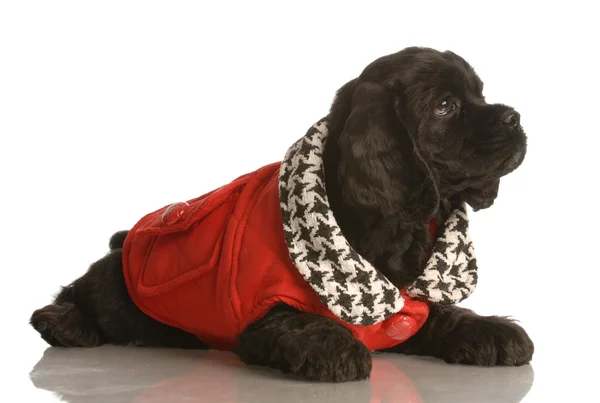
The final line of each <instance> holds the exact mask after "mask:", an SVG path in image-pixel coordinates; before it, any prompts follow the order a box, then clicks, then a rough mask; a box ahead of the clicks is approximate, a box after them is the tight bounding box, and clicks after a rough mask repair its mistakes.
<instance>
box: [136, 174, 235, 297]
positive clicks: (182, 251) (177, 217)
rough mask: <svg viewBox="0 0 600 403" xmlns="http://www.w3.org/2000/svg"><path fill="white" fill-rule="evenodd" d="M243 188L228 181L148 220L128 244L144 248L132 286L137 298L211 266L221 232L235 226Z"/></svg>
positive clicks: (215, 259)
mask: <svg viewBox="0 0 600 403" xmlns="http://www.w3.org/2000/svg"><path fill="white" fill-rule="evenodd" d="M244 185H245V181H239V182H237V183H236V182H234V183H232V184H230V185H227V186H226V187H223V188H219V189H217V190H215V191H213V192H210V193H208V194H206V195H204V196H201V197H199V198H196V199H193V200H190V201H188V202H185V203H176V204H174V205H171V206H168V207H164V208H162V209H160V210H158V211H156V212H155V213H154V214H153V215H152V216H151V217H148V221H149V224H148V225H147V226H144V227H143V228H140V229H137V230H136V233H135V238H134V240H133V244H135V243H136V241H137V242H138V243H139V244H140V245H145V246H144V247H143V249H144V250H145V254H144V256H143V258H142V259H141V260H142V261H141V266H140V271H139V276H138V281H137V287H136V288H137V292H138V294H139V295H140V296H155V295H160V294H164V293H166V292H169V291H170V290H172V289H174V288H176V287H178V286H181V285H182V284H185V283H188V282H190V281H193V280H195V279H196V278H198V277H200V276H202V275H203V274H205V273H207V272H209V271H210V270H212V269H213V268H215V267H216V266H217V264H218V262H219V259H220V255H221V252H222V248H223V243H224V240H225V239H226V235H227V232H228V231H231V230H232V228H233V229H234V228H235V222H237V220H235V218H232V212H233V210H234V208H235V205H236V203H237V201H238V199H239V197H240V193H241V191H242V189H243V187H244ZM169 209H170V210H169ZM140 257H141V256H140Z"/></svg>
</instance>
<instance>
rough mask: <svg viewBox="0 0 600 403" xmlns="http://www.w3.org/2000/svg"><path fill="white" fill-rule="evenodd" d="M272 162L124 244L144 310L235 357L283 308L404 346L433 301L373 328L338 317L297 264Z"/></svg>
mask: <svg viewBox="0 0 600 403" xmlns="http://www.w3.org/2000/svg"><path fill="white" fill-rule="evenodd" d="M279 169H280V163H273V164H270V165H267V166H265V167H263V168H261V169H259V170H257V171H255V172H252V173H250V174H247V175H244V176H242V177H240V178H238V179H236V180H234V181H232V182H231V183H230V184H228V185H226V186H223V187H221V188H219V189H216V190H214V191H212V192H210V193H207V194H205V195H202V196H200V197H198V198H195V199H192V200H189V201H187V202H182V203H175V204H172V205H170V206H165V207H163V208H161V209H159V210H157V211H155V212H152V213H150V214H148V215H146V216H145V217H143V218H142V219H141V220H140V221H139V222H138V223H137V224H136V225H135V226H134V227H133V228H132V229H131V231H130V232H129V235H128V237H127V239H126V241H125V244H124V247H123V270H124V275H125V281H126V284H127V288H128V290H129V293H130V295H131V298H132V299H133V301H134V302H135V304H136V305H137V306H138V307H139V308H140V309H141V310H142V311H143V312H145V313H146V314H147V315H149V316H151V317H153V318H154V319H156V320H158V321H160V322H163V323H166V324H168V325H171V326H175V327H178V328H181V329H184V330H186V331H188V332H191V333H193V334H195V335H196V336H197V337H198V338H199V339H200V340H202V341H203V342H205V343H206V344H208V345H209V346H210V347H211V348H215V349H224V350H230V349H232V348H234V347H235V346H236V338H237V336H238V335H240V334H241V333H242V332H243V331H244V329H245V328H246V327H247V326H248V325H249V324H250V323H251V322H253V321H256V320H258V319H260V318H261V317H262V316H264V315H265V314H266V313H267V312H268V311H269V309H271V308H272V307H273V306H274V305H275V304H277V303H281V302H283V303H285V304H288V305H290V306H292V307H295V308H297V309H299V310H301V311H303V312H308V313H313V314H318V315H322V316H326V317H329V318H331V319H333V320H335V321H337V322H339V323H341V324H342V325H344V326H345V327H347V328H348V329H350V330H351V331H352V333H353V334H354V336H355V337H356V338H357V339H359V340H361V341H362V342H363V343H364V344H365V345H366V346H367V347H368V348H369V349H371V350H380V349H385V348H389V347H393V346H394V345H397V344H399V343H401V342H402V341H405V340H406V339H408V338H409V337H411V336H412V335H414V334H415V333H416V332H417V330H418V329H419V328H420V327H421V326H422V325H423V323H424V322H425V319H426V318H427V315H428V313H429V309H428V305H427V303H426V302H424V301H421V300H416V299H413V298H410V297H408V296H406V294H405V293H404V292H403V293H402V295H403V297H404V307H403V308H402V310H401V311H400V312H398V313H396V314H394V315H393V316H391V317H390V318H388V319H386V320H384V321H383V322H380V323H376V324H374V325H370V326H359V325H353V324H350V323H346V322H344V321H342V320H341V319H339V318H337V317H336V316H335V315H333V314H332V313H331V311H330V310H329V309H328V308H327V306H326V305H325V304H323V302H322V301H321V300H320V299H319V297H318V296H317V294H316V293H315V291H314V290H313V289H312V288H311V287H310V286H309V284H308V283H307V281H306V280H305V279H304V278H303V277H302V276H301V275H300V273H299V272H298V270H297V268H296V267H295V266H294V264H293V263H292V261H291V259H290V256H289V252H288V248H287V246H286V243H285V240H284V233H283V231H282V227H283V223H282V216H281V212H280V208H279V204H280V202H279V192H278V174H279Z"/></svg>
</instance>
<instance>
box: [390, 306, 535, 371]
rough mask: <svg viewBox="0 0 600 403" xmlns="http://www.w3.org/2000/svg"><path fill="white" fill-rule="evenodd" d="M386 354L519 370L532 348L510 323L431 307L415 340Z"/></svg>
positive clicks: (462, 310)
mask: <svg viewBox="0 0 600 403" xmlns="http://www.w3.org/2000/svg"><path fill="white" fill-rule="evenodd" d="M386 351H393V352H397V353H403V354H414V355H427V356H433V357H438V358H441V359H443V360H444V361H446V362H449V363H458V364H473V365H487V366H494V365H511V366H520V365H524V364H527V363H529V362H530V361H531V358H532V356H533V351H534V346H533V342H532V341H531V339H530V338H529V336H528V335H527V333H526V332H525V330H524V329H523V328H522V327H521V326H519V325H517V324H516V323H514V322H513V321H511V320H509V319H506V318H503V317H499V316H479V315H477V314H475V313H474V312H472V311H470V310H468V309H465V308H460V307H457V306H441V305H437V304H434V305H432V306H431V311H430V315H429V318H428V319H427V321H426V322H425V324H424V325H423V327H422V328H421V329H420V330H419V332H417V334H416V335H415V336H413V337H412V338H410V339H409V340H407V341H406V342H404V343H402V344H400V345H398V346H397V347H394V348H393V349H390V350H386Z"/></svg>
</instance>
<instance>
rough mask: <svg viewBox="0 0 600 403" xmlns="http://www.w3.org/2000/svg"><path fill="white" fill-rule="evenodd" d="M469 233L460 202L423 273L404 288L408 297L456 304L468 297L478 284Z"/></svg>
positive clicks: (462, 205)
mask: <svg viewBox="0 0 600 403" xmlns="http://www.w3.org/2000/svg"><path fill="white" fill-rule="evenodd" d="M468 230H469V219H468V216H467V206H466V205H465V204H464V203H463V204H461V205H460V206H459V207H458V208H456V209H455V210H453V211H452V212H451V213H450V216H449V217H448V219H447V220H446V222H445V223H444V227H443V230H442V233H441V234H440V236H439V237H438V239H437V240H436V242H435V244H434V246H433V250H432V253H431V257H430V258H429V260H428V261H427V265H426V266H425V271H424V272H423V274H422V275H421V276H419V278H417V279H416V280H415V282H414V283H413V284H412V285H411V286H409V287H408V288H407V292H406V293H407V294H408V295H409V296H411V297H421V298H426V299H428V300H430V301H432V302H439V303H457V302H460V301H462V300H463V299H465V298H467V297H468V296H469V295H471V293H472V292H473V291H474V290H475V286H476V285H477V259H476V258H475V249H474V248H473V242H472V241H471V237H470V235H469V231H468Z"/></svg>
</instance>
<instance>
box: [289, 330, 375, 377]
mask: <svg viewBox="0 0 600 403" xmlns="http://www.w3.org/2000/svg"><path fill="white" fill-rule="evenodd" d="M307 336H308V337H306V338H303V337H300V338H295V343H294V344H295V345H291V344H287V343H286V344H287V345H286V347H285V351H283V352H282V353H283V354H282V357H281V358H282V361H283V362H282V363H281V364H282V368H281V369H282V370H283V371H284V372H291V373H294V374H298V375H300V376H302V377H304V378H306V379H309V380H315V381H324V382H349V381H359V380H364V379H368V378H369V376H370V374H371V369H372V357H371V352H370V351H369V350H368V349H367V347H366V346H365V345H364V344H363V343H361V342H360V341H358V340H356V339H354V338H353V337H352V336H351V335H350V334H349V333H348V334H331V333H327V332H322V333H312V334H310V335H308V334H307Z"/></svg>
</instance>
